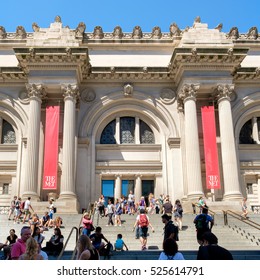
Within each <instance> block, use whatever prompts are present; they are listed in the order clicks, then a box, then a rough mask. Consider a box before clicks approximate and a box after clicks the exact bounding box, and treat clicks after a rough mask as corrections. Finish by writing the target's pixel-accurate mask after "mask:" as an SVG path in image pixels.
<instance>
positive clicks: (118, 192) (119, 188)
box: [114, 175, 122, 201]
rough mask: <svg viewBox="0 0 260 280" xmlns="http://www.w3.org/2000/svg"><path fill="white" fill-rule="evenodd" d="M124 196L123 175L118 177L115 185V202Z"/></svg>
mask: <svg viewBox="0 0 260 280" xmlns="http://www.w3.org/2000/svg"><path fill="white" fill-rule="evenodd" d="M121 195H122V184H121V175H116V183H115V196H114V198H115V201H116V200H117V199H120V197H121Z"/></svg>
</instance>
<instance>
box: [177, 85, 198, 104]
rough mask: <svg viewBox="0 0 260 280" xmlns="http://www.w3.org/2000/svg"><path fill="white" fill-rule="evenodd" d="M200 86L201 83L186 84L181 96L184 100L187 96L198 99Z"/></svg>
mask: <svg viewBox="0 0 260 280" xmlns="http://www.w3.org/2000/svg"><path fill="white" fill-rule="evenodd" d="M199 88H200V84H184V85H183V87H182V89H181V92H180V94H179V98H180V99H182V100H185V99H186V98H192V99H195V100H196V97H197V93H198V90H199Z"/></svg>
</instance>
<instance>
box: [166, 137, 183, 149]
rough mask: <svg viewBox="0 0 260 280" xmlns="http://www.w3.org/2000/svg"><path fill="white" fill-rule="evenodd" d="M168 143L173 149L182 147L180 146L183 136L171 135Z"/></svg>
mask: <svg viewBox="0 0 260 280" xmlns="http://www.w3.org/2000/svg"><path fill="white" fill-rule="evenodd" d="M167 143H168V145H169V147H170V148H171V149H174V148H180V146H181V138H177V137H176V138H173V137H170V138H168V139H167Z"/></svg>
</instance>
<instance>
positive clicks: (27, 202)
mask: <svg viewBox="0 0 260 280" xmlns="http://www.w3.org/2000/svg"><path fill="white" fill-rule="evenodd" d="M30 205H31V201H30V200H28V199H27V200H26V201H25V203H24V210H29V208H30Z"/></svg>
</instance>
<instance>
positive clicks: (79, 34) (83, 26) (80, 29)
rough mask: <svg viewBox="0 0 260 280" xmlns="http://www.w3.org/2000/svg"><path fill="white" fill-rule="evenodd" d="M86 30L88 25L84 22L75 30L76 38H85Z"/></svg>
mask: <svg viewBox="0 0 260 280" xmlns="http://www.w3.org/2000/svg"><path fill="white" fill-rule="evenodd" d="M85 30H86V24H85V23H84V22H80V23H79V24H78V26H77V28H76V30H75V32H76V37H83V35H84V32H85Z"/></svg>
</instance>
